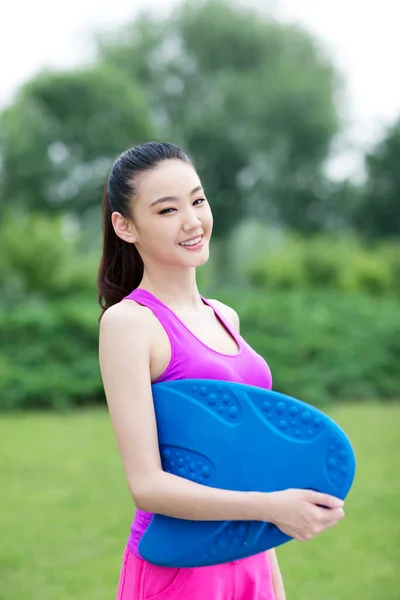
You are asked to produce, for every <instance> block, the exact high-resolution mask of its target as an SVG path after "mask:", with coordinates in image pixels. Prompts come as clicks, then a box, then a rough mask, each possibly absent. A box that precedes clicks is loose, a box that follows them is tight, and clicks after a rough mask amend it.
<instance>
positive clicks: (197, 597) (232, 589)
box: [117, 548, 275, 600]
mask: <svg viewBox="0 0 400 600" xmlns="http://www.w3.org/2000/svg"><path fill="white" fill-rule="evenodd" d="M117 600H275V595H274V590H273V586H272V578H271V568H270V564H269V560H268V554H267V553H266V552H263V553H262V554H257V555H255V556H251V557H249V558H244V559H242V560H238V561H234V562H230V563H224V564H222V565H214V566H211V567H197V568H192V569H174V568H169V567H156V566H155V565H153V564H151V563H149V562H147V561H145V560H142V559H141V558H137V557H136V556H135V555H134V554H132V552H131V551H130V550H129V549H128V548H126V550H125V552H124V555H123V562H122V569H121V575H120V579H119V585H118V593H117Z"/></svg>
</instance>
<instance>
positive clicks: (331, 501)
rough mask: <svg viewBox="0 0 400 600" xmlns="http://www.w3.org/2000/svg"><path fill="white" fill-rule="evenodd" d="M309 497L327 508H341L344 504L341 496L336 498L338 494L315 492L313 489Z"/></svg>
mask: <svg viewBox="0 0 400 600" xmlns="http://www.w3.org/2000/svg"><path fill="white" fill-rule="evenodd" d="M307 499H308V500H309V502H312V503H313V504H317V505H319V506H321V507H326V508H341V507H342V506H344V502H343V500H341V499H340V498H336V496H331V495H330V494H323V493H321V492H314V491H313V490H309V495H308V497H307Z"/></svg>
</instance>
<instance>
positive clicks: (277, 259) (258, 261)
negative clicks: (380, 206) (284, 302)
mask: <svg viewBox="0 0 400 600" xmlns="http://www.w3.org/2000/svg"><path fill="white" fill-rule="evenodd" d="M399 263H400V245H399V244H396V243H394V242H393V243H392V244H389V243H387V244H385V245H383V244H382V245H380V246H376V247H366V246H364V245H363V244H362V243H361V242H360V241H358V240H357V239H356V238H354V237H346V236H345V235H342V236H341V237H339V236H337V237H327V236H323V237H322V236H317V237H314V238H311V239H310V238H308V239H302V238H298V237H297V238H296V237H290V238H288V240H285V241H283V242H282V243H281V244H277V245H276V246H275V248H272V249H269V250H268V251H266V252H263V254H262V255H260V256H258V257H257V258H255V259H254V260H253V261H251V262H250V264H249V265H248V267H247V278H248V280H249V282H250V283H251V284H252V285H254V286H256V287H257V288H261V289H263V290H266V291H267V290H268V291H271V290H287V289H299V288H309V289H315V288H322V289H329V288H330V289H335V290H341V291H343V292H361V293H366V294H372V295H376V296H380V295H385V294H393V293H398V292H399V284H400V282H399Z"/></svg>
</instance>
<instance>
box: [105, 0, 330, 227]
mask: <svg viewBox="0 0 400 600" xmlns="http://www.w3.org/2000/svg"><path fill="white" fill-rule="evenodd" d="M99 55H100V57H101V58H102V60H103V63H104V64H106V65H111V66H112V67H113V68H115V69H117V70H120V71H122V72H124V73H125V74H126V75H127V76H128V77H129V78H131V79H132V80H137V81H140V82H141V84H142V85H143V86H144V87H145V89H146V90H147V93H148V97H149V102H150V110H151V117H152V120H153V123H155V125H156V127H157V128H158V131H160V134H161V132H162V133H163V136H164V137H166V138H168V139H170V140H171V141H174V142H177V143H179V144H181V145H183V146H184V148H185V149H188V151H189V152H190V154H191V155H192V156H193V158H194V160H195V163H196V166H197V168H198V170H199V172H200V174H201V176H202V179H203V181H204V182H205V187H206V191H207V193H208V195H209V196H210V198H211V200H212V206H213V211H214V214H215V215H216V217H217V218H216V220H215V226H216V229H215V233H216V235H217V236H219V237H224V236H227V235H228V234H229V232H230V231H231V230H232V229H233V228H234V227H235V225H236V224H237V223H238V220H239V219H240V218H242V217H243V216H245V215H248V214H249V213H252V214H254V213H255V212H256V213H258V214H262V215H264V216H265V215H268V216H269V217H272V218H274V219H276V220H278V221H279V222H281V223H282V222H284V223H285V224H287V225H289V226H290V227H293V228H295V229H298V230H301V231H309V230H313V229H318V228H320V227H321V226H323V223H321V214H323V211H321V210H318V209H319V208H320V206H321V204H323V202H324V200H323V198H322V193H321V189H322V188H323V186H324V177H323V174H322V171H323V165H324V161H325V159H326V157H327V155H328V153H329V149H330V143H331V140H332V137H333V136H334V134H335V133H336V132H337V130H338V127H339V120H338V116H337V112H336V107H335V92H336V90H337V86H338V77H337V75H336V73H335V71H334V69H333V67H332V65H331V64H330V62H329V60H328V59H327V57H326V56H324V54H323V52H322V51H321V50H320V49H319V48H318V45H317V44H316V42H315V41H314V40H313V39H312V37H311V36H310V35H309V34H308V33H306V32H305V31H303V30H301V29H300V28H298V27H294V26H292V25H286V24H282V23H278V22H276V21H275V20H273V19H268V18H264V17H262V16H261V15H260V14H257V13H255V12H252V11H248V10H245V9H242V8H238V7H237V6H235V5H234V4H232V3H230V2H225V1H223V0H211V1H210V2H188V3H186V4H184V5H183V6H181V7H179V8H178V9H177V10H176V11H175V12H173V13H172V15H171V16H170V18H169V19H167V20H166V21H159V20H157V19H155V18H150V17H148V16H146V17H144V16H143V17H142V18H141V19H139V21H136V22H135V23H133V24H131V25H130V26H128V27H126V28H125V29H124V30H123V31H119V32H118V33H117V35H115V36H111V37H110V36H108V37H107V38H101V39H100V42H99Z"/></svg>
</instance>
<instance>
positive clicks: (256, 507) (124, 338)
mask: <svg viewBox="0 0 400 600" xmlns="http://www.w3.org/2000/svg"><path fill="white" fill-rule="evenodd" d="M146 317H147V315H146V313H144V312H143V311H141V310H140V309H139V310H137V311H136V312H135V310H132V308H131V307H129V308H128V307H126V306H122V305H119V306H118V308H117V307H115V308H114V309H109V310H108V311H107V312H106V313H105V315H104V316H103V319H102V321H101V327H100V348H99V354H100V368H101V374H102V378H103V383H104V389H105V393H106V397H107V403H108V407H109V412H110V416H111V421H112V424H113V428H114V431H115V435H116V438H117V443H118V447H119V450H120V453H121V457H122V461H123V464H124V469H125V473H126V476H127V480H128V485H129V488H130V491H131V494H132V497H133V500H134V502H135V504H136V506H137V507H138V508H141V509H142V510H145V511H148V512H155V513H161V514H164V515H168V516H172V517H179V518H182V519H194V520H242V519H243V520H246V519H253V518H255V517H256V515H259V516H260V517H261V514H262V513H264V512H265V507H266V505H267V504H268V501H267V500H266V498H265V497H264V496H265V495H263V494H259V493H256V492H255V493H251V492H233V491H227V490H220V489H217V488H211V487H206V486H203V485H200V484H197V483H194V482H191V481H188V480H186V479H183V478H181V477H177V476H175V475H172V474H169V473H165V472H164V471H163V470H162V467H161V460H160V454H159V449H158V442H157V428H156V420H155V414H154V407H153V398H152V392H151V379H150V346H151V331H152V325H151V322H150V319H149V318H146Z"/></svg>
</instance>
